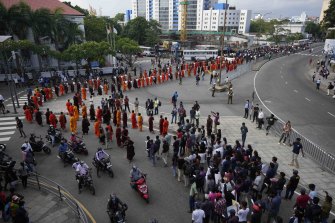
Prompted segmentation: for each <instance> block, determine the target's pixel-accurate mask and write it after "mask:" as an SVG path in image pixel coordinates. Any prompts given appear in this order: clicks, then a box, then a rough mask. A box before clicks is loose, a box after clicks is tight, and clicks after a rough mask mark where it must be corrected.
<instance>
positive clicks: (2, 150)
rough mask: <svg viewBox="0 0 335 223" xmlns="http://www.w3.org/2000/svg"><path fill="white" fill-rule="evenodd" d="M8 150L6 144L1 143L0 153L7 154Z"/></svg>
mask: <svg viewBox="0 0 335 223" xmlns="http://www.w3.org/2000/svg"><path fill="white" fill-rule="evenodd" d="M6 148H7V146H6V144H2V143H0V152H5V151H6Z"/></svg>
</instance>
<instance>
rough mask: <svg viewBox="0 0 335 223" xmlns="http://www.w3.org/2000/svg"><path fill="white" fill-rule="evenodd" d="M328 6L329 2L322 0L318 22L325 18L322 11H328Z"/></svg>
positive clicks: (328, 0)
mask: <svg viewBox="0 0 335 223" xmlns="http://www.w3.org/2000/svg"><path fill="white" fill-rule="evenodd" d="M329 4H330V0H323V2H322V8H321V13H320V19H319V21H320V22H321V21H322V20H323V18H324V16H325V13H324V11H325V10H327V9H328V7H329Z"/></svg>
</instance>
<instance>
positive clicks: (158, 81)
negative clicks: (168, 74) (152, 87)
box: [157, 75, 161, 84]
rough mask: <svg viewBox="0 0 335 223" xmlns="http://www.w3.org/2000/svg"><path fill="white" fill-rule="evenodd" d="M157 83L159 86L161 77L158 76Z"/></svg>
mask: <svg viewBox="0 0 335 223" xmlns="http://www.w3.org/2000/svg"><path fill="white" fill-rule="evenodd" d="M157 81H158V84H161V75H158V78H157Z"/></svg>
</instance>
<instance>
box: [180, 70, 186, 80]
mask: <svg viewBox="0 0 335 223" xmlns="http://www.w3.org/2000/svg"><path fill="white" fill-rule="evenodd" d="M184 76H185V71H184V70H181V77H182V78H183V77H184Z"/></svg>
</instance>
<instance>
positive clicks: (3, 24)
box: [0, 2, 9, 35]
mask: <svg viewBox="0 0 335 223" xmlns="http://www.w3.org/2000/svg"><path fill="white" fill-rule="evenodd" d="M8 25H9V24H8V10H7V9H6V7H5V6H4V5H3V4H2V3H1V2H0V35H6V34H8V30H9V27H8Z"/></svg>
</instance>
